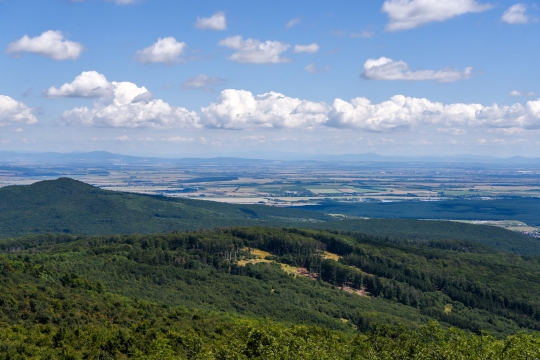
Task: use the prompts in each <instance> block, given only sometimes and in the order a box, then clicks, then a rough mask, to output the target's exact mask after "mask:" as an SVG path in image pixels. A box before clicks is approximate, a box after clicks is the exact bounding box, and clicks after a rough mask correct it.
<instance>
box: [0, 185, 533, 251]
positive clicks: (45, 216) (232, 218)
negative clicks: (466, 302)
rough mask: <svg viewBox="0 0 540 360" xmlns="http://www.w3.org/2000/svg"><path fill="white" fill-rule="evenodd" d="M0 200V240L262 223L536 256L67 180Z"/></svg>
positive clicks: (463, 230) (508, 244) (523, 246)
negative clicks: (461, 245) (108, 189)
mask: <svg viewBox="0 0 540 360" xmlns="http://www.w3.org/2000/svg"><path fill="white" fill-rule="evenodd" d="M0 198H1V199H2V201H0V238H4V239H5V238H8V237H14V236H26V235H31V234H47V233H64V234H84V235H112V234H134V233H138V234H150V233H157V232H167V231H174V230H178V231H185V230H197V229H213V228H216V227H224V226H252V225H264V226H277V227H282V226H294V227H310V228H318V229H334V230H344V231H355V232H363V233H367V234H371V235H379V236H383V237H392V238H399V239H406V240H410V241H420V242H425V241H433V242H435V241H436V242H441V241H442V242H447V241H448V240H450V241H454V240H465V241H472V242H476V243H480V244H483V245H486V246H489V247H491V248H493V249H497V250H502V251H509V252H514V253H519V254H540V242H538V241H537V240H536V239H533V238H529V237H527V236H523V235H521V234H518V233H515V232H511V231H507V230H504V229H500V228H495V227H489V226H479V225H469V224H460V223H452V222H442V221H418V220H404V219H399V220H397V219H385V220H381V219H370V220H362V219H359V220H336V219H334V218H332V217H330V216H327V215H324V214H321V213H318V212H316V211H307V210H296V209H283V208H277V207H270V206H264V205H233V204H225V203H218V202H212V201H201V200H190V199H175V198H166V197H160V196H146V195H137V194H127V193H122V192H114V191H107V190H102V189H99V188H96V187H93V186H90V185H87V184H84V183H82V182H79V181H75V180H71V179H67V178H62V179H58V180H54V181H41V182H38V183H35V184H33V185H29V186H8V187H4V188H1V189H0ZM407 204H412V203H407ZM413 205H414V204H413ZM340 206H341V205H340ZM343 206H346V205H343ZM407 206H408V205H407ZM414 206H416V205H414ZM328 210H331V209H328ZM380 216H386V215H380ZM423 217H433V216H428V215H427V214H424V215H423ZM0 244H1V243H0Z"/></svg>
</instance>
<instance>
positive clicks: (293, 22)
mask: <svg viewBox="0 0 540 360" xmlns="http://www.w3.org/2000/svg"><path fill="white" fill-rule="evenodd" d="M301 22H302V18H301V17H297V18H294V19H291V20H289V21H288V22H287V25H285V28H286V29H290V28H292V27H293V26H296V25H298V24H300V23H301Z"/></svg>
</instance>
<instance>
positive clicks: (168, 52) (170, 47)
mask: <svg viewBox="0 0 540 360" xmlns="http://www.w3.org/2000/svg"><path fill="white" fill-rule="evenodd" d="M185 47H186V43H185V42H178V41H177V40H176V39H175V38H173V37H171V36H169V37H166V38H159V39H158V40H157V41H156V42H155V43H154V44H152V45H150V46H149V47H147V48H145V49H143V50H139V51H137V59H138V60H139V62H141V63H143V64H148V63H166V64H174V63H177V62H179V61H181V59H179V58H178V56H179V55H180V54H182V52H184V48H185Z"/></svg>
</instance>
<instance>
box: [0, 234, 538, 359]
mask: <svg viewBox="0 0 540 360" xmlns="http://www.w3.org/2000/svg"><path fill="white" fill-rule="evenodd" d="M440 245H441V244H438V243H424V244H413V245H411V244H405V243H399V242H395V241H390V240H388V239H385V238H380V237H375V236H368V235H361V234H355V235H350V236H347V235H343V234H340V233H332V232H322V231H313V230H300V229H293V228H288V229H277V228H264V227H244V228H225V229H218V230H214V231H207V230H201V231H196V232H187V233H168V234H155V235H114V236H93V237H81V236H73V235H34V236H32V237H27V238H23V239H13V240H5V241H3V242H0V286H1V288H2V292H1V293H0V325H1V326H0V359H45V358H47V359H55V358H59V359H112V358H120V359H121V358H140V359H179V358H180V359H313V360H315V359H317V360H318V359H365V360H367V359H371V360H374V359H381V360H382V359H385V360H387V359H394V358H396V359H441V358H446V359H537V358H538V356H540V337H539V336H538V335H534V331H538V330H540V300H539V299H540V285H539V284H540V263H539V261H538V258H536V257H523V256H519V255H514V254H507V253H485V252H484V251H483V250H482V249H481V248H480V249H477V248H475V247H474V246H470V245H468V244H466V243H462V242H459V241H456V242H447V243H446V246H445V248H444V249H441V248H440ZM433 320H437V321H438V322H439V323H440V324H441V326H438V325H429V326H427V327H424V326H425V325H428V324H429V323H430V321H433ZM389 326H390V327H389ZM450 326H454V327H457V328H458V329H461V330H456V329H454V330H448V328H449V327H450ZM482 331H487V332H488V333H491V334H492V336H488V335H485V334H484V335H480V333H481V332H482ZM520 331H521V332H520ZM475 334H477V335H475ZM441 354H443V355H444V357H441Z"/></svg>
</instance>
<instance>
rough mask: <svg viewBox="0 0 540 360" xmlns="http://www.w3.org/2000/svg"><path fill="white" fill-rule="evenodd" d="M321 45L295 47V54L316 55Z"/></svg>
mask: <svg viewBox="0 0 540 360" xmlns="http://www.w3.org/2000/svg"><path fill="white" fill-rule="evenodd" d="M319 48H320V46H319V44H317V43H313V44H309V45H294V52H295V53H311V54H312V53H316V52H317V51H319Z"/></svg>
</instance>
